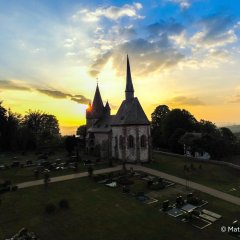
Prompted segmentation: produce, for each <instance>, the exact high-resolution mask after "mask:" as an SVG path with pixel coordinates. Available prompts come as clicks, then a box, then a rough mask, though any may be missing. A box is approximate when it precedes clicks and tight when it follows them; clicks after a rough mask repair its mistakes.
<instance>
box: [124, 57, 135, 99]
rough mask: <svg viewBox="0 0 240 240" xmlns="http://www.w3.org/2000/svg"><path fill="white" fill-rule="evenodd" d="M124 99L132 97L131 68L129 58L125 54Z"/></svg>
mask: <svg viewBox="0 0 240 240" xmlns="http://www.w3.org/2000/svg"><path fill="white" fill-rule="evenodd" d="M125 95H126V100H130V99H132V98H134V89H133V83H132V76H131V68H130V63H129V58H128V55H127V76H126V90H125Z"/></svg>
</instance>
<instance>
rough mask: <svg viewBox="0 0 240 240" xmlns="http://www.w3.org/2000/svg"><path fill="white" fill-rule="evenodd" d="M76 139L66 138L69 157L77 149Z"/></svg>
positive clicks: (73, 137) (72, 137)
mask: <svg viewBox="0 0 240 240" xmlns="http://www.w3.org/2000/svg"><path fill="white" fill-rule="evenodd" d="M76 143H77V142H76V137H75V135H73V136H67V137H66V138H65V148H66V150H67V152H68V154H69V155H72V152H73V151H74V149H75V147H76Z"/></svg>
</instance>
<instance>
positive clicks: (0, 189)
mask: <svg viewBox="0 0 240 240" xmlns="http://www.w3.org/2000/svg"><path fill="white" fill-rule="evenodd" d="M10 190H11V188H10V186H8V187H3V188H0V194H1V193H6V192H10Z"/></svg>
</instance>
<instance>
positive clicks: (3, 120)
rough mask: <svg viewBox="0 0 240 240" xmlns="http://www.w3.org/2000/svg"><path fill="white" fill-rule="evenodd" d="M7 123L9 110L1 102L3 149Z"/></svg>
mask: <svg viewBox="0 0 240 240" xmlns="http://www.w3.org/2000/svg"><path fill="white" fill-rule="evenodd" d="M6 123H7V110H6V109H5V108H4V107H3V106H2V102H0V149H2V150H3V143H4V137H5V128H6Z"/></svg>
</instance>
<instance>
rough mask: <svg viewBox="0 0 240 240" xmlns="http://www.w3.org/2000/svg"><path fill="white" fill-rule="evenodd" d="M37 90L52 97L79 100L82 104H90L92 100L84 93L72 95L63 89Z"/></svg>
mask: <svg viewBox="0 0 240 240" xmlns="http://www.w3.org/2000/svg"><path fill="white" fill-rule="evenodd" d="M37 91H39V92H41V93H43V94H46V95H48V96H50V97H53V98H69V99H70V100H72V101H74V102H77V103H81V104H88V103H89V102H90V101H91V100H90V99H89V98H86V97H85V96H83V95H80V94H79V95H72V94H69V93H64V92H61V91H57V90H47V89H37Z"/></svg>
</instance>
